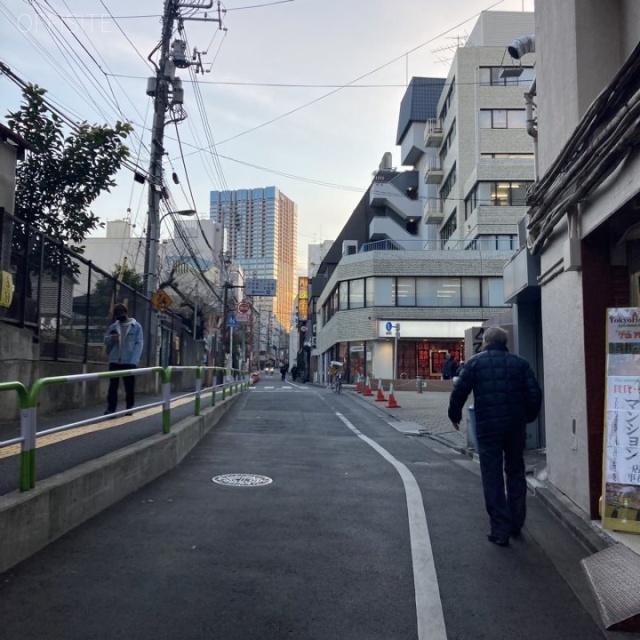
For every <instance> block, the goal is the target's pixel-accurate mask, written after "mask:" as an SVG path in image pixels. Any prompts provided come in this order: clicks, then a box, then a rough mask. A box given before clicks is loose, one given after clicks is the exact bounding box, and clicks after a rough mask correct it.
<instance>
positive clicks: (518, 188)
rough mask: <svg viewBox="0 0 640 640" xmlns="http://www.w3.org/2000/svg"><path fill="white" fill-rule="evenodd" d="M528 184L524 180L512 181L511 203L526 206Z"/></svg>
mask: <svg viewBox="0 0 640 640" xmlns="http://www.w3.org/2000/svg"><path fill="white" fill-rule="evenodd" d="M527 186H528V185H527V184H524V183H522V182H512V183H511V204H512V205H514V206H524V205H525V204H526V203H527Z"/></svg>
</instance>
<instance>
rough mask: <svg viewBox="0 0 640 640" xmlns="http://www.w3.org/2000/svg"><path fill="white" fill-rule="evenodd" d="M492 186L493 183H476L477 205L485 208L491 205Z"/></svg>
mask: <svg viewBox="0 0 640 640" xmlns="http://www.w3.org/2000/svg"><path fill="white" fill-rule="evenodd" d="M493 186H494V184H493V182H480V183H478V205H480V206H485V207H486V206H487V205H488V204H491V201H492V197H491V192H492V191H493Z"/></svg>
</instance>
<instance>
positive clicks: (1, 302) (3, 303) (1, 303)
mask: <svg viewBox="0 0 640 640" xmlns="http://www.w3.org/2000/svg"><path fill="white" fill-rule="evenodd" d="M12 300H13V276H12V275H11V273H9V272H8V271H3V272H2V286H1V288H0V307H7V308H9V307H10V306H11V302H12Z"/></svg>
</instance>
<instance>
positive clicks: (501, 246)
mask: <svg viewBox="0 0 640 640" xmlns="http://www.w3.org/2000/svg"><path fill="white" fill-rule="evenodd" d="M497 248H498V251H511V236H498V244H497Z"/></svg>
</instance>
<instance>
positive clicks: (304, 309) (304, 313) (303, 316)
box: [298, 300, 309, 320]
mask: <svg viewBox="0 0 640 640" xmlns="http://www.w3.org/2000/svg"><path fill="white" fill-rule="evenodd" d="M308 318H309V303H308V302H307V301H306V300H298V320H307V319H308Z"/></svg>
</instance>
